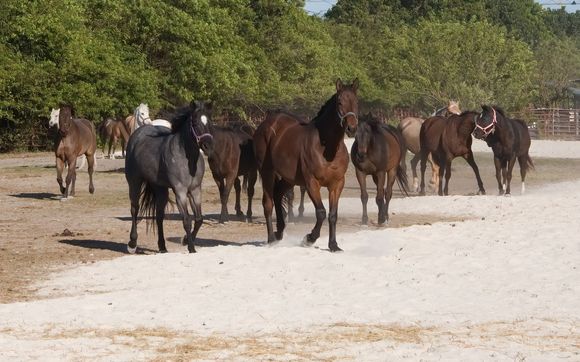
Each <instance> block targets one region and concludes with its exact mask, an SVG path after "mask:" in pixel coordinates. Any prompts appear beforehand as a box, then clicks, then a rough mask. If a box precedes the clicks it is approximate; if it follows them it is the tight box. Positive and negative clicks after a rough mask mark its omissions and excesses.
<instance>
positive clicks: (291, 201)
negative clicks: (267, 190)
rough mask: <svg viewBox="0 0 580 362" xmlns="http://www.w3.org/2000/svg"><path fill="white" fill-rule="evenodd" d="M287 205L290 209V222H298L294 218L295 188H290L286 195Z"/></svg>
mask: <svg viewBox="0 0 580 362" xmlns="http://www.w3.org/2000/svg"><path fill="white" fill-rule="evenodd" d="M286 205H287V207H288V211H287V213H288V221H289V222H293V221H294V220H296V218H295V217H294V187H290V188H289V189H288V192H287V193H286Z"/></svg>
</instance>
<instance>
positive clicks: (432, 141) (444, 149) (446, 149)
mask: <svg viewBox="0 0 580 362" xmlns="http://www.w3.org/2000/svg"><path fill="white" fill-rule="evenodd" d="M478 115H479V114H478V113H477V112H471V111H467V112H463V113H461V114H460V115H455V114H454V115H451V116H449V117H441V116H434V117H430V118H427V119H426V120H425V122H424V123H423V125H422V126H421V132H420V142H421V189H420V191H419V194H420V195H425V168H426V166H427V156H428V155H429V153H431V155H432V156H433V162H435V164H436V165H437V166H439V167H440V169H439V178H440V179H441V180H442V179H443V174H444V173H445V188H444V189H443V187H442V186H443V182H439V188H438V189H439V190H438V194H439V195H440V196H441V195H443V194H445V195H448V194H449V179H450V178H451V162H452V161H453V159H454V158H455V157H458V156H462V157H463V158H465V160H466V161H467V163H468V164H469V165H470V166H471V168H472V169H473V172H474V173H475V178H476V179H477V186H478V187H479V192H478V193H479V194H485V189H484V188H483V182H482V181H481V177H480V176H479V169H478V167H477V164H476V163H475V159H474V158H473V152H472V151H471V143H472V142H473V139H472V138H471V132H473V130H474V128H475V118H476V117H477V116H478Z"/></svg>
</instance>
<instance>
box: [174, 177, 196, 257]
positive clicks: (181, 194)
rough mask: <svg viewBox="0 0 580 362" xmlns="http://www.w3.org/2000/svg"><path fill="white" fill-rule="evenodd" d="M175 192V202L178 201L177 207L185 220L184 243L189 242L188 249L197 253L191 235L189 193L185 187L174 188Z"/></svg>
mask: <svg viewBox="0 0 580 362" xmlns="http://www.w3.org/2000/svg"><path fill="white" fill-rule="evenodd" d="M173 192H174V193H175V202H176V203H177V209H179V213H180V214H181V217H182V220H183V230H185V237H184V238H183V244H184V245H186V244H187V250H189V252H190V253H195V246H194V245H193V238H192V236H191V215H190V214H189V210H188V207H187V204H188V194H187V190H186V189H185V188H179V189H177V188H175V189H174V190H173Z"/></svg>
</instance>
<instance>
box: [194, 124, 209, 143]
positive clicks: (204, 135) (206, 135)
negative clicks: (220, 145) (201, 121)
mask: <svg viewBox="0 0 580 362" xmlns="http://www.w3.org/2000/svg"><path fill="white" fill-rule="evenodd" d="M189 128H191V133H193V137H195V141H196V142H197V144H198V145H199V142H200V141H201V140H202V139H204V138H208V139H213V136H212V135H211V134H209V133H202V134H200V135H198V134H197V132H195V127H193V122H191V125H190V126H189Z"/></svg>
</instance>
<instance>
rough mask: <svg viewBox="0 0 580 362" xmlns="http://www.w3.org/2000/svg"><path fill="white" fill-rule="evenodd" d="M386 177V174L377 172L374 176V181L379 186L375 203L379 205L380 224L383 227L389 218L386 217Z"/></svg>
mask: <svg viewBox="0 0 580 362" xmlns="http://www.w3.org/2000/svg"><path fill="white" fill-rule="evenodd" d="M385 176H386V174H385V173H384V172H382V171H381V172H377V173H375V174H374V175H373V181H374V182H375V185H376V186H377V196H376V198H375V202H376V203H377V208H378V210H379V215H378V224H379V225H382V224H384V223H385V220H386V219H387V217H386V216H385Z"/></svg>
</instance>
